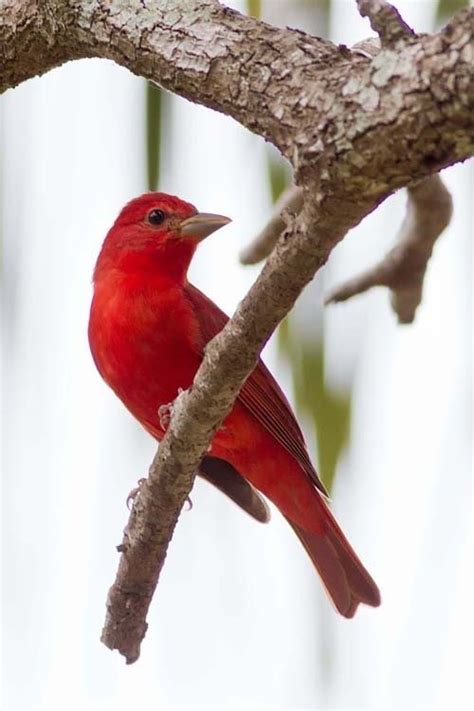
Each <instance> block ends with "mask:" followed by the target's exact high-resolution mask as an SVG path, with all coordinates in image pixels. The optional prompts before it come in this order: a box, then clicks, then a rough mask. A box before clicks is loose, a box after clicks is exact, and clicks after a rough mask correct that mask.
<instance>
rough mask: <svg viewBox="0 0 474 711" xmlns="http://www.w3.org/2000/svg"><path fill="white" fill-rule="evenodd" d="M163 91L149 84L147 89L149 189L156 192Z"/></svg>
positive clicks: (158, 177)
mask: <svg viewBox="0 0 474 711" xmlns="http://www.w3.org/2000/svg"><path fill="white" fill-rule="evenodd" d="M161 98H162V97H161V89H160V88H159V87H158V86H156V84H152V83H151V82H148V83H147V87H146V147H147V187H148V190H156V189H157V188H158V181H159V179H160V131H161Z"/></svg>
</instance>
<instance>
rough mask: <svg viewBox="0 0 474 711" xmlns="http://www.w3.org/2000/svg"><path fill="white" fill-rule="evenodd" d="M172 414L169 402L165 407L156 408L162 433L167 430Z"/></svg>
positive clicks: (171, 406)
mask: <svg viewBox="0 0 474 711" xmlns="http://www.w3.org/2000/svg"><path fill="white" fill-rule="evenodd" d="M172 414H173V405H172V403H170V402H169V403H167V404H166V405H160V407H159V408H158V419H159V421H160V427H161V429H162V430H163V432H166V430H167V429H168V425H169V423H170V420H171V415H172Z"/></svg>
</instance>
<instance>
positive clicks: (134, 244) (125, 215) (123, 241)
mask: <svg viewBox="0 0 474 711" xmlns="http://www.w3.org/2000/svg"><path fill="white" fill-rule="evenodd" d="M229 222H230V219H229V218H228V217H224V216H223V215H214V214H211V213H207V212H198V211H197V210H196V208H195V207H194V205H191V204H190V203H188V202H184V200H180V199H179V198H177V197H175V196H174V195H167V194H166V193H146V194H145V195H141V196H140V197H137V198H135V199H134V200H131V201H130V202H129V203H127V205H125V207H124V208H123V209H122V211H121V212H120V214H119V216H118V217H117V219H116V220H115V223H114V224H113V226H112V228H111V229H110V230H109V232H108V234H107V236H106V238H105V241H104V244H103V247H102V251H101V254H100V255H99V259H98V262H97V266H96V271H95V278H97V276H98V273H100V271H101V268H102V267H106V268H109V269H110V267H113V268H116V269H121V270H123V271H128V272H130V271H140V272H143V271H144V270H145V271H150V270H151V271H153V270H156V269H160V271H165V272H166V273H167V274H168V275H170V276H172V275H173V274H174V273H176V274H177V275H178V274H180V275H181V274H183V277H184V276H185V274H186V271H187V268H188V266H189V263H190V261H191V258H192V256H193V254H194V252H195V250H196V247H197V245H198V243H199V242H201V241H202V240H203V239H205V238H206V237H208V236H209V235H210V234H212V233H213V232H215V231H216V230H218V229H219V228H221V227H223V226H224V225H227V224H228V223H229ZM183 270H184V271H183Z"/></svg>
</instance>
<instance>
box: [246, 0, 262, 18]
mask: <svg viewBox="0 0 474 711" xmlns="http://www.w3.org/2000/svg"><path fill="white" fill-rule="evenodd" d="M247 9H248V13H249V15H251V16H252V17H256V18H257V20H259V19H260V18H261V16H262V2H261V0H247Z"/></svg>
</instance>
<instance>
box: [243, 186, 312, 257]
mask: <svg viewBox="0 0 474 711" xmlns="http://www.w3.org/2000/svg"><path fill="white" fill-rule="evenodd" d="M302 207H303V190H302V189H301V188H299V187H298V186H297V185H290V187H289V188H287V189H286V190H285V192H284V193H283V194H282V195H281V196H280V198H279V200H277V202H276V203H275V207H274V210H273V214H272V216H271V217H270V220H269V221H268V223H267V224H266V226H265V227H264V228H263V230H262V231H261V232H260V233H259V234H258V235H257V236H256V237H255V239H254V240H253V242H251V243H250V244H249V245H248V247H246V248H245V249H244V250H242V252H241V254H240V261H241V263H242V264H257V262H261V261H262V259H265V257H268V255H269V254H270V252H271V251H272V249H273V247H274V246H275V244H276V242H277V240H278V238H279V236H280V235H281V233H282V232H283V230H284V229H285V226H286V220H285V213H290V214H291V213H292V214H294V215H297V214H298V213H299V212H300V210H301V208H302Z"/></svg>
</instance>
